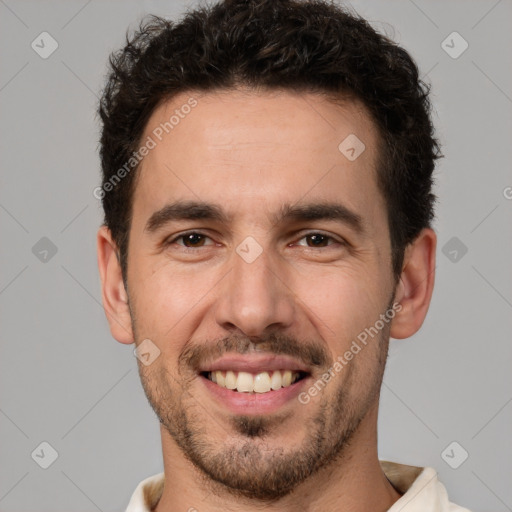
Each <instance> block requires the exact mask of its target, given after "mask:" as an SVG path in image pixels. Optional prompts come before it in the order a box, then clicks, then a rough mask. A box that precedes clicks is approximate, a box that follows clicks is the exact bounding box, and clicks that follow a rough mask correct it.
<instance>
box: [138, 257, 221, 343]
mask: <svg viewBox="0 0 512 512" xmlns="http://www.w3.org/2000/svg"><path fill="white" fill-rule="evenodd" d="M134 268H135V264H134ZM138 268H139V269H141V271H140V272H139V273H138V274H137V275H134V276H133V278H132V281H131V282H130V284H131V286H130V288H131V291H130V299H131V300H132V299H133V300H132V304H133V307H132V309H133V312H134V315H135V317H136V324H137V331H138V334H139V335H140V336H142V337H147V338H150V339H153V338H154V340H155V343H157V345H159V347H160V348H161V350H166V351H167V350H169V348H168V347H169V346H172V349H173V350H175V351H179V348H180V347H179V346H178V345H177V343H178V342H179V340H183V341H184V342H185V341H186V340H187V339H188V336H190V333H189V332H188V329H189V328H190V325H191V322H192V323H194V322H193V319H194V316H195V315H197V313H198V312H199V311H201V308H202V302H203V301H202V300H201V299H203V300H207V297H208V292H209V291H213V288H214V286H215V283H216V282H217V281H218V278H217V279H215V275H213V273H211V272H210V273H208V272H201V271H199V270H198V271H195V272H186V273H183V271H181V272H180V271H179V270H178V271H177V270H176V268H175V267H174V268H173V267H171V265H170V264H169V262H168V261H163V262H159V263H157V264H156V265H155V266H153V267H149V268H147V270H144V268H145V267H144V265H142V264H140V265H139V267H138ZM170 340H172V341H173V342H174V341H175V342H176V343H169V341H170Z"/></svg>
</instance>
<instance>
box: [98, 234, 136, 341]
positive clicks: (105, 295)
mask: <svg viewBox="0 0 512 512" xmlns="http://www.w3.org/2000/svg"><path fill="white" fill-rule="evenodd" d="M97 250H98V269H99V272H100V277H101V295H102V300H103V308H104V310H105V315H106V317H107V320H108V323H109V325H110V332H111V333H112V336H113V337H114V338H115V339H116V340H117V341H119V342H120V343H127V344H129V343H133V342H134V338H133V332H132V327H131V325H132V324H131V316H130V308H129V306H128V295H127V293H126V289H125V287H124V282H123V276H122V273H121V265H120V262H119V259H118V256H117V247H116V244H115V242H114V241H113V239H112V235H111V233H110V230H109V229H108V228H107V227H106V226H101V228H100V229H99V230H98V234H97Z"/></svg>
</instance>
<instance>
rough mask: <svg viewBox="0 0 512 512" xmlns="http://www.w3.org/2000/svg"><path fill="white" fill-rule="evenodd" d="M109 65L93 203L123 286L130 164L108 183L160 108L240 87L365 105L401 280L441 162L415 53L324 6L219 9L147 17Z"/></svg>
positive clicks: (241, 2)
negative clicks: (115, 253) (178, 98)
mask: <svg viewBox="0 0 512 512" xmlns="http://www.w3.org/2000/svg"><path fill="white" fill-rule="evenodd" d="M109 62H110V71H109V75H108V79H107V81H106V85H105V88H104V90H103V92H102V97H101V100H100V104H99V108H98V113H99V115H100V117H101V121H102V123H103V127H102V133H101V139H100V156H101V164H102V171H103V182H102V187H101V196H100V197H101V199H102V204H103V209H104V213H105V218H104V224H105V225H106V226H107V227H108V228H109V229H110V231H111V233H112V237H113V239H114V241H115V243H116V245H117V247H118V249H119V260H120V264H121V269H122V273H123V278H124V280H125V284H126V274H127V250H128V239H129V230H130V224H131V215H132V198H133V192H134V183H135V176H136V171H137V167H135V168H134V170H133V171H132V172H129V173H124V174H125V177H124V178H123V179H122V180H118V181H119V182H118V183H115V186H112V185H110V186H109V187H108V188H107V186H106V184H107V183H111V184H112V178H113V176H114V175H115V174H116V173H117V172H118V171H119V170H120V169H121V168H122V167H123V165H126V162H127V161H128V160H129V159H130V157H131V155H132V154H133V153H134V151H135V150H136V149H137V148H138V146H139V144H140V142H141V137H142V134H143V132H144V129H145V127H146V124H147V122H148V120H149V117H150V116H151V114H152V113H153V111H154V110H155V108H156V107H157V106H158V105H159V104H160V103H161V102H162V101H165V100H168V99H171V98H172V97H173V96H174V95H176V94H178V93H181V92H184V91H189V90H190V91H191V90H201V91H210V90H215V89H230V88H236V87H237V86H239V85H243V86H249V87H253V88H260V89H261V88H270V89H285V90H286V89H288V90H293V91H305V92H317V93H321V94H326V95H328V96H329V97H332V98H333V101H335V99H336V98H340V99H342V98H346V97H347V96H351V97H355V98H357V99H358V100H360V101H362V103H363V104H364V105H365V106H366V108H367V109H368V111H369V113H370V115H371V116H372V119H373V121H374V123H375V124H376V126H377V128H378V131H379V134H380V139H381V141H380V142H381V144H380V146H379V151H378V169H377V176H378V185H379V188H380V190H381V192H382V194H383V196H384V198H385V200H386V204H387V215H388V223H389V229H390V238H391V247H392V264H393V269H392V270H393V273H394V277H395V279H396V280H398V278H399V276H400V274H401V271H402V265H403V258H404V250H405V248H406V246H407V245H408V244H409V243H411V242H412V241H413V240H414V239H415V238H416V237H417V235H418V234H419V232H420V231H421V229H423V228H424V227H430V225H431V221H432V219H433V218H434V203H435V201H436V197H435V195H434V194H433V193H432V184H433V178H432V173H433V170H434V167H435V160H436V158H439V157H440V156H441V154H440V150H439V144H438V141H437V140H436V139H435V138H434V129H433V124H432V121H431V103H430V100H429V93H430V86H428V85H427V84H425V82H424V81H422V80H421V79H420V77H419V73H418V68H417V65H416V64H415V62H414V61H413V59H412V58H411V56H410V55H409V54H408V53H407V52H406V51H405V50H404V49H403V48H401V47H400V46H398V45H397V44H396V43H394V42H393V41H391V40H390V39H389V38H388V37H386V36H384V35H382V34H379V33H378V32H377V31H376V30H374V29H373V28H372V27H371V26H370V24H369V23H368V22H367V21H366V20H364V19H363V18H361V17H360V16H359V15H357V14H355V13H353V12H350V11H349V9H347V8H344V7H341V6H340V5H336V4H334V3H328V2H327V1H326V0H325V1H324V0H306V1H300V0H224V1H221V2H219V3H217V4H214V5H210V6H199V7H197V8H196V9H194V10H189V11H187V12H186V14H185V15H184V16H183V18H182V19H181V20H180V21H179V22H173V21H169V20H166V19H164V18H161V17H158V16H149V17H148V18H146V19H143V20H142V21H141V22H140V25H139V30H138V31H136V32H135V33H134V34H133V35H132V36H131V37H130V35H129V31H128V32H127V34H126V46H125V47H124V48H122V49H120V50H119V51H117V52H114V53H112V54H111V55H110V59H109ZM98 188H99V187H98ZM107 190H108V192H107ZM97 197H98V196H97Z"/></svg>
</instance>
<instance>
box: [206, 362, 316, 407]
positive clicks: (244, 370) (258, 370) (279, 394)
mask: <svg viewBox="0 0 512 512" xmlns="http://www.w3.org/2000/svg"><path fill="white" fill-rule="evenodd" d="M197 370H198V374H199V377H200V381H201V382H202V385H203V386H204V388H203V389H204V390H205V392H206V393H207V395H209V396H210V398H211V399H212V400H213V402H214V403H216V404H217V406H218V407H220V408H221V409H224V410H225V409H226V408H227V410H229V411H230V412H231V413H234V414H243V415H257V414H272V413H277V412H279V411H281V410H282V408H283V407H288V408H289V407H295V405H294V404H296V403H298V402H297V400H296V399H297V396H298V394H299V393H300V391H301V390H302V389H303V388H304V387H305V386H306V385H307V383H308V381H309V380H311V379H312V372H311V370H310V368H308V367H307V366H305V365H303V364H302V363H301V362H300V361H297V360H295V359H292V358H290V357H286V356H276V355H258V356H254V355H252V356H251V357H247V356H242V355H238V354H236V355H235V354H234V355H230V356H225V357H223V358H222V359H219V360H217V361H216V362H212V363H211V364H209V365H207V366H203V367H201V368H198V369H197Z"/></svg>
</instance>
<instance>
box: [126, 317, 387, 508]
mask: <svg viewBox="0 0 512 512" xmlns="http://www.w3.org/2000/svg"><path fill="white" fill-rule="evenodd" d="M132 318H134V317H133V316H132ZM134 324H135V322H134ZM133 328H134V331H133V332H134V333H135V332H136V329H135V325H133ZM136 339H138V338H136ZM371 343H375V346H374V347H371V346H367V347H365V349H364V350H365V351H366V350H372V349H373V351H372V354H371V355H370V356H371V357H370V359H372V358H373V359H376V361H375V360H372V364H373V367H372V370H371V373H369V374H366V375H364V377H366V378H367V379H368V380H367V381H366V383H363V382H361V375H360V374H359V375H358V373H360V371H359V372H357V371H352V370H355V369H356V368H355V367H356V365H355V364H354V368H352V367H349V366H347V367H346V368H344V369H343V371H348V372H349V373H350V375H349V376H348V377H347V378H345V379H341V378H339V379H338V381H336V379H334V380H333V381H331V382H330V383H328V384H327V387H330V386H336V391H335V392H333V398H331V399H329V394H327V393H325V391H322V393H325V394H324V395H323V397H321V400H320V402H319V405H317V406H316V407H317V412H316V413H315V414H314V415H313V416H312V417H311V418H310V419H309V420H308V421H307V425H304V427H303V430H304V432H305V435H304V437H303V441H302V442H301V444H300V446H298V447H296V448H291V449H288V450H285V449H283V448H276V447H275V446H273V447H272V443H271V441H272V433H273V431H275V429H276V428H279V425H280V424H281V423H282V421H284V420H285V419H286V418H284V417H283V416H282V415H280V414H276V415H272V416H233V417H232V418H231V419H230V426H231V429H232V432H229V434H230V436H229V438H228V439H230V440H232V442H231V443H228V442H225V441H224V440H223V441H219V440H217V439H212V438H211V431H210V427H211V423H212V422H217V423H218V422H219V420H215V419H214V418H213V417H212V416H211V415H210V414H209V413H208V412H207V411H206V410H205V409H204V408H203V407H202V406H201V405H199V401H198V400H197V399H195V398H194V397H193V396H192V394H191V393H190V391H189V388H190V386H191V384H192V383H193V380H194V379H193V378H188V379H182V380H180V381H178V380H177V378H176V377H173V376H172V375H171V374H170V373H169V372H168V371H167V370H166V369H165V368H164V367H159V368H158V369H155V370H156V371H154V370H151V369H150V367H148V368H146V367H144V366H143V365H142V364H140V363H139V374H140V378H141V382H142V385H143V388H144V391H145V393H146V397H147V399H148V401H149V403H150V405H151V407H152V408H153V410H154V411H155V413H156V415H157V417H158V419H159V421H160V423H161V424H162V425H163V427H164V428H165V429H166V431H167V432H168V433H169V435H170V436H171V437H172V438H173V439H174V441H175V442H176V444H177V445H178V446H179V447H180V449H181V450H182V452H183V454H184V456H185V457H186V458H187V459H188V460H189V461H190V462H191V463H192V464H193V465H194V466H195V467H196V468H198V469H199V470H200V472H201V473H202V474H203V475H204V478H203V483H204V485H205V486H206V487H208V488H209V489H210V491H211V492H215V493H216V494H220V493H221V492H222V491H224V492H228V493H229V494H231V495H232V496H235V497H239V498H248V499H253V500H259V501H262V502H273V501H276V500H279V499H280V498H283V497H284V496H286V495H288V494H290V493H291V492H292V491H293V490H294V489H296V488H297V486H299V485H300V484H301V483H303V482H304V481H305V480H307V479H308V478H309V477H311V476H312V475H314V474H315V473H316V472H317V471H318V470H319V469H320V468H325V467H327V466H328V465H330V464H333V463H335V461H340V460H341V459H343V457H344V455H345V453H346V451H347V448H348V447H349V446H350V443H351V440H352V439H353V437H354V434H355V433H356V432H357V429H358V427H359V426H360V424H361V421H362V420H363V419H364V417H365V416H366V414H367V413H368V411H369V410H370V409H371V407H372V406H373V405H375V403H376V401H377V402H378V397H379V393H380V387H381V384H382V378H383V374H384V368H385V363H386V357H387V351H388V344H389V325H387V326H386V327H385V328H384V329H383V330H382V331H381V332H380V335H379V336H378V337H376V338H375V339H374V340H372V342H371ZM357 357H358V356H356V358H354V360H352V361H351V365H352V364H353V363H354V362H355V361H356V360H357ZM338 382H339V384H338ZM362 385H363V386H365V387H366V392H365V394H364V396H363V398H362V399H358V400H354V399H353V398H352V393H351V390H353V389H357V387H361V386H362ZM308 405H309V404H308ZM308 405H303V406H304V407H308ZM288 424H289V425H290V426H291V428H293V425H294V422H293V420H292V421H289V423H288ZM228 431H229V429H226V433H227V432H228ZM269 442H270V444H268V443H269Z"/></svg>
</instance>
